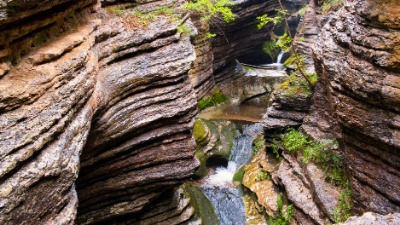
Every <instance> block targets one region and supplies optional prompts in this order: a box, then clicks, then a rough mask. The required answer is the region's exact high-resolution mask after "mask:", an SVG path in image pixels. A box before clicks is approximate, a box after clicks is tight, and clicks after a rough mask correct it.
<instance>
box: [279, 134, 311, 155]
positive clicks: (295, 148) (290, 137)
mask: <svg viewBox="0 0 400 225" xmlns="http://www.w3.org/2000/svg"><path fill="white" fill-rule="evenodd" d="M307 144H308V140H307V138H306V136H305V135H303V134H302V133H301V132H300V131H297V130H295V129H288V131H287V132H286V133H285V134H283V135H282V145H283V147H285V148H286V149H287V150H288V151H289V152H299V151H302V150H303V148H304V147H305V146H306V145H307Z"/></svg>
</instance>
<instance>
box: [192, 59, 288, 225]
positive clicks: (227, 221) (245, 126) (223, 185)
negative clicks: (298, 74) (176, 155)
mask: <svg viewBox="0 0 400 225" xmlns="http://www.w3.org/2000/svg"><path fill="white" fill-rule="evenodd" d="M282 56H283V52H281V53H280V54H279V56H278V59H277V62H276V63H273V64H268V65H263V66H267V67H271V68H273V69H271V70H269V71H268V72H267V74H266V76H272V77H274V76H275V75H276V73H279V74H281V73H282V68H283V65H282V64H281V62H280V61H281V59H282ZM250 72H251V71H250ZM264 73H265V72H264ZM283 73H284V72H283ZM260 75H263V74H257V76H260ZM255 100H257V99H255ZM267 107H268V106H267V105H265V103H262V102H257V101H251V102H247V103H246V102H245V103H241V104H238V103H237V101H236V102H235V101H232V102H231V103H226V104H223V105H220V106H218V107H213V108H210V109H207V110H203V111H202V112H200V114H199V118H201V119H204V120H223V121H230V122H231V123H233V124H234V125H235V128H236V131H235V132H236V134H235V135H234V139H233V145H232V148H231V151H230V155H229V160H228V164H227V166H226V167H223V166H219V167H216V168H215V167H214V168H208V175H207V176H206V177H204V178H203V179H202V180H200V181H199V182H198V183H197V185H198V186H199V188H200V189H201V190H202V191H203V193H204V194H205V195H206V196H207V198H208V199H209V200H210V202H211V204H212V205H213V206H214V210H215V212H216V214H217V217H218V219H219V221H220V225H236V224H238V225H244V224H246V216H245V206H244V202H243V192H242V190H241V186H240V185H238V186H236V185H235V184H234V183H233V181H232V179H233V176H234V174H235V172H236V171H237V169H238V168H240V167H241V166H243V165H245V164H246V163H247V162H248V161H249V160H250V159H251V157H252V155H253V149H252V143H253V141H254V139H256V138H257V136H259V135H260V134H263V127H262V125H261V123H260V121H261V120H262V116H263V115H264V114H265V112H266V111H267Z"/></svg>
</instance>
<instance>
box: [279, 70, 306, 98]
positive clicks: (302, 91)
mask: <svg viewBox="0 0 400 225" xmlns="http://www.w3.org/2000/svg"><path fill="white" fill-rule="evenodd" d="M276 91H277V96H279V95H282V96H287V97H289V98H295V97H297V96H299V95H305V96H311V94H312V93H311V89H310V86H309V85H308V83H307V81H306V80H305V79H304V77H301V76H296V74H293V73H292V74H291V75H290V76H289V79H288V80H286V81H285V82H283V83H281V84H280V85H278V86H277V87H276Z"/></svg>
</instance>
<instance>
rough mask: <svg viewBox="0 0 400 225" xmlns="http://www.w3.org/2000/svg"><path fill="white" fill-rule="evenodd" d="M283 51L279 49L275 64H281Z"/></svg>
mask: <svg viewBox="0 0 400 225" xmlns="http://www.w3.org/2000/svg"><path fill="white" fill-rule="evenodd" d="M284 53H285V52H284V51H282V50H281V52H280V53H279V55H278V57H277V58H276V64H282V57H283V54H284Z"/></svg>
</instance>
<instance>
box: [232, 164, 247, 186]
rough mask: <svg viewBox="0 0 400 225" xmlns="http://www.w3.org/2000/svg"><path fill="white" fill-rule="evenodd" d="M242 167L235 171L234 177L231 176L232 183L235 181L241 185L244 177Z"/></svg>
mask: <svg viewBox="0 0 400 225" xmlns="http://www.w3.org/2000/svg"><path fill="white" fill-rule="evenodd" d="M244 167H245V166H244V165H243V166H241V167H239V169H237V170H236V173H235V175H233V181H237V182H240V183H242V180H243V176H244Z"/></svg>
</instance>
